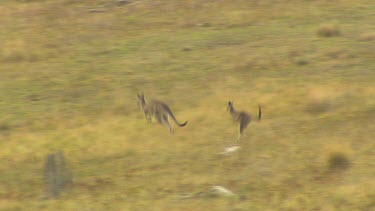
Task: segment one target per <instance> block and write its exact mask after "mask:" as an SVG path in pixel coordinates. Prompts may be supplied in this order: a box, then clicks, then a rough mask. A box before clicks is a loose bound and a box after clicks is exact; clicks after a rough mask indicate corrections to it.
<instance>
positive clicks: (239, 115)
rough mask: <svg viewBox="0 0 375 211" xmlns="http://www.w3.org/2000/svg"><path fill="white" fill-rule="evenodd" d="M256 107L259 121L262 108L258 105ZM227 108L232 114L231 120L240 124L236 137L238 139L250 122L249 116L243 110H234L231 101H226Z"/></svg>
mask: <svg viewBox="0 0 375 211" xmlns="http://www.w3.org/2000/svg"><path fill="white" fill-rule="evenodd" d="M258 107H259V113H258V121H260V119H261V118H262V110H261V108H260V105H259V106H258ZM227 110H228V111H229V113H230V114H231V115H232V118H233V121H234V122H235V123H239V124H240V135H239V137H238V139H237V140H239V139H240V138H241V136H242V135H243V132H244V130H245V129H246V127H247V126H248V125H249V124H250V122H251V116H250V115H249V114H248V113H247V112H245V111H236V110H235V109H234V107H233V101H229V102H228V107H227Z"/></svg>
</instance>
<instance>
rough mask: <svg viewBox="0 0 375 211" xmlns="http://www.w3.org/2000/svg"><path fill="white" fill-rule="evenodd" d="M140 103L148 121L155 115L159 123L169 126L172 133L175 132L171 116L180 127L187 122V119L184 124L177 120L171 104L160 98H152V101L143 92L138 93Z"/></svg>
mask: <svg viewBox="0 0 375 211" xmlns="http://www.w3.org/2000/svg"><path fill="white" fill-rule="evenodd" d="M137 96H138V105H139V106H140V107H141V109H142V111H143V112H144V113H145V117H146V120H147V122H151V118H152V117H154V118H155V119H156V120H157V121H158V122H159V124H162V125H164V126H167V127H168V128H169V133H170V134H172V133H173V132H174V130H173V127H172V125H171V123H170V121H169V118H172V119H173V121H174V122H175V123H176V124H177V125H178V126H180V127H183V126H185V125H186V124H187V121H186V122H185V123H183V124H180V123H178V122H177V120H176V118H175V117H174V115H173V113H172V111H171V109H170V108H169V106H168V105H167V104H166V103H164V102H162V101H159V100H155V99H151V100H150V102H147V104H146V100H145V96H144V94H143V92H142V94H140V95H139V94H138V93H137Z"/></svg>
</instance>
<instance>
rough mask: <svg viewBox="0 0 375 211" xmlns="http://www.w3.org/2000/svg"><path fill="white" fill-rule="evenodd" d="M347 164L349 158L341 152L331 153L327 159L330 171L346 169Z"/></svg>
mask: <svg viewBox="0 0 375 211" xmlns="http://www.w3.org/2000/svg"><path fill="white" fill-rule="evenodd" d="M349 164H350V162H349V157H348V156H347V154H345V153H343V152H332V153H331V154H330V156H329V157H328V165H329V168H330V169H346V168H347V167H348V166H349Z"/></svg>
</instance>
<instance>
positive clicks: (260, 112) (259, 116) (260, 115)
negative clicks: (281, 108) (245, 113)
mask: <svg viewBox="0 0 375 211" xmlns="http://www.w3.org/2000/svg"><path fill="white" fill-rule="evenodd" d="M258 108H259V114H258V121H260V119H261V118H262V109H261V108H260V105H259V106H258Z"/></svg>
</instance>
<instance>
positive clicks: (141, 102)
mask: <svg viewBox="0 0 375 211" xmlns="http://www.w3.org/2000/svg"><path fill="white" fill-rule="evenodd" d="M137 97H138V106H139V107H140V108H141V109H143V107H144V106H145V105H146V100H145V95H144V94H143V92H142V94H138V93H137Z"/></svg>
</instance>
